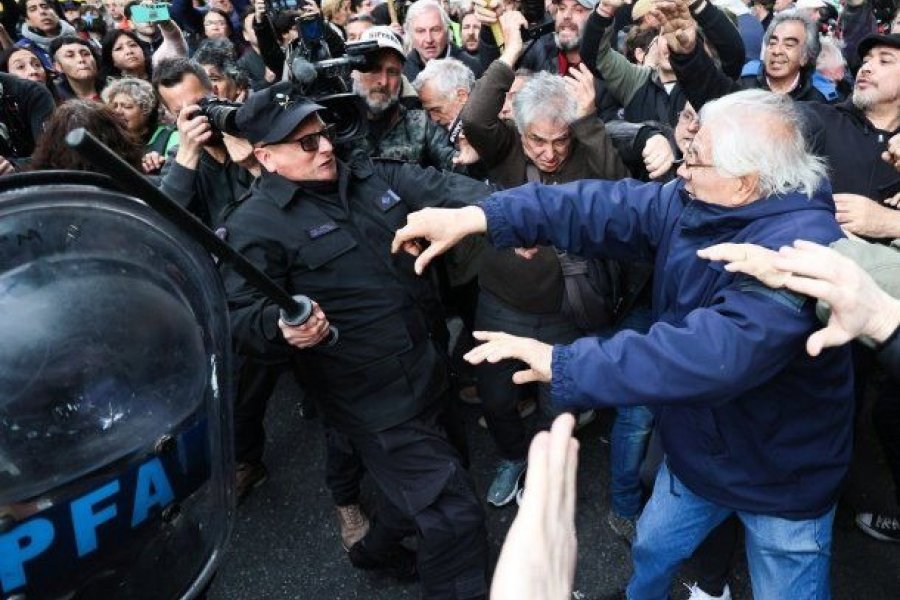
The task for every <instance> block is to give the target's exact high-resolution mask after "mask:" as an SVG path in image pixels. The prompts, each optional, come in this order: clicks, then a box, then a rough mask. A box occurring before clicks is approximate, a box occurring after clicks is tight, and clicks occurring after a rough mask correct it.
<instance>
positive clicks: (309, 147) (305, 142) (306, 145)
mask: <svg viewBox="0 0 900 600" xmlns="http://www.w3.org/2000/svg"><path fill="white" fill-rule="evenodd" d="M336 129H337V128H336V127H335V126H334V125H326V126H325V128H324V129H321V130H319V131H316V132H314V133H308V134H306V135H304V136H303V137H301V138H299V139H297V140H294V141H293V142H288V143H297V144H300V147H301V148H303V150H305V151H306V152H316V151H318V150H319V144H320V143H321V141H322V138H323V137H324V138H325V139H326V140H328V141H329V142H330V143H332V144H333V143H334V138H335V131H336Z"/></svg>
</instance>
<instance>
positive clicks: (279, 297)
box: [66, 127, 338, 346]
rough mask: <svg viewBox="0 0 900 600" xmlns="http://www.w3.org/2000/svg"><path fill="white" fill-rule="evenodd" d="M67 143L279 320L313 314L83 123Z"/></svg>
mask: <svg viewBox="0 0 900 600" xmlns="http://www.w3.org/2000/svg"><path fill="white" fill-rule="evenodd" d="M66 144H67V145H68V146H69V147H70V148H72V149H73V150H75V151H76V152H78V154H80V155H81V156H82V157H83V158H85V159H86V160H87V161H88V162H90V163H91V164H92V165H94V168H95V169H97V171H98V172H100V173H103V174H105V175H108V176H109V177H111V178H112V179H113V180H114V181H127V182H129V193H131V194H133V195H135V196H137V197H138V198H140V199H141V200H143V201H144V202H146V203H147V205H148V206H150V207H151V208H153V209H154V210H155V211H156V212H158V213H159V214H161V215H162V216H164V217H165V218H166V219H168V220H169V221H170V222H171V223H172V224H173V225H175V226H176V227H178V228H179V229H180V230H181V231H182V232H184V233H185V234H186V235H187V236H189V237H190V238H192V239H194V240H196V241H197V243H199V244H200V245H201V246H203V247H204V248H205V249H206V250H207V251H208V252H209V253H210V254H213V255H215V256H217V257H218V258H219V260H222V261H225V262H227V263H228V264H230V265H231V266H232V267H233V268H234V270H235V271H236V272H237V273H238V274H239V275H240V276H241V277H243V278H244V279H245V280H246V281H247V283H249V284H251V285H252V286H254V287H255V288H257V289H258V290H259V291H260V292H262V293H263V294H264V295H265V296H266V297H267V298H269V299H270V300H271V301H272V302H274V303H275V304H277V305H278V306H280V307H281V315H280V316H281V320H282V321H284V322H285V323H286V324H288V325H291V326H297V325H302V324H303V323H305V322H306V321H307V319H309V317H310V315H311V314H312V305H313V303H312V300H310V299H309V298H308V297H306V296H303V295H297V296H291V295H290V294H288V293H287V292H286V291H284V290H283V289H281V286H279V285H278V284H277V283H275V282H274V281H272V279H271V278H270V277H269V276H268V275H266V274H265V273H263V272H262V271H260V270H259V269H257V268H256V267H255V266H253V263H251V262H250V261H249V260H247V259H246V258H244V256H243V255H242V254H241V253H240V252H237V251H236V250H235V249H234V248H232V247H231V246H229V245H228V244H227V243H225V242H224V241H222V240H221V239H219V237H218V236H217V235H216V234H215V233H213V232H212V230H210V229H209V228H208V227H207V226H206V225H204V224H203V222H201V221H200V220H199V219H198V218H197V217H195V216H194V215H192V214H191V213H189V212H188V211H186V210H185V209H183V208H182V207H181V206H180V205H179V204H178V203H177V202H175V201H174V200H172V199H171V198H169V197H168V196H167V195H166V194H164V193H163V192H162V190H160V189H159V188H157V187H156V186H155V185H153V183H152V182H151V181H150V180H149V179H147V178H146V177H144V175H143V173H141V172H139V171H137V170H136V169H135V168H134V167H132V166H131V165H129V164H128V163H127V162H125V161H124V160H122V158H121V157H119V155H118V154H116V153H115V152H113V151H112V150H110V149H109V148H107V147H106V146H105V145H104V144H103V142H101V141H100V140H98V139H97V138H96V137H94V136H93V135H92V134H91V133H90V132H89V131H86V130H85V129H84V128H83V127H79V128H78V129H73V130H72V131H70V132H69V134H68V135H67V136H66ZM337 341H338V330H337V328H336V327H329V333H328V337H326V338H325V340H324V344H325V345H326V346H333V345H335V344H336V343H337Z"/></svg>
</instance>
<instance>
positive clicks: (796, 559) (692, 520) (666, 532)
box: [627, 462, 835, 600]
mask: <svg viewBox="0 0 900 600" xmlns="http://www.w3.org/2000/svg"><path fill="white" fill-rule="evenodd" d="M834 510H835V507H834V506H832V507H831V510H829V511H828V512H827V513H825V514H824V515H822V516H821V517H818V518H815V519H805V520H802V521H790V520H788V519H782V518H779V517H772V516H767V515H757V514H753V513H747V512H740V511H739V512H737V513H736V514H737V516H738V518H739V519H740V520H741V523H743V524H744V530H745V534H746V535H745V541H746V551H747V563H748V565H749V570H750V583H751V585H752V588H753V598H754V599H755V600H780V599H782V598H791V599H796V600H806V599H813V598H815V599H816V600H828V599H829V598H831V591H830V589H829V583H828V581H829V580H828V569H829V562H830V560H831V525H832V522H833V521H834ZM734 513H735V511H733V510H731V509H729V508H726V507H724V506H718V505H716V504H713V503H712V502H709V501H708V500H705V499H703V498H701V497H700V496H697V495H696V494H694V493H693V492H691V491H690V490H689V489H688V488H687V487H685V485H684V484H683V483H681V481H679V480H678V478H676V477H675V476H674V475H673V474H672V473H671V472H669V468H668V466H667V465H666V463H665V462H663V464H662V465H661V466H660V469H659V474H658V475H657V477H656V484H655V486H654V488H653V495H652V496H651V497H650V501H649V502H648V503H647V506H646V507H644V512H643V513H642V514H641V518H640V520H639V521H638V526H637V539H636V540H635V543H634V546H632V549H631V559H632V561H633V563H634V575H632V576H631V581H629V582H628V589H627V595H628V598H629V599H630V600H664V599H666V598H668V596H669V590H670V589H671V587H672V578H673V577H674V576H675V572H676V571H677V570H678V567H679V565H680V564H681V562H682V561H684V559H686V558H688V557H689V556H691V554H693V552H694V550H695V549H696V548H697V546H698V545H700V542H702V541H703V540H704V538H706V535H707V534H708V533H709V532H710V530H712V529H713V528H714V527H715V526H716V525H718V524H719V523H721V522H722V521H724V520H725V518H726V517H728V516H729V515H731V514H734Z"/></svg>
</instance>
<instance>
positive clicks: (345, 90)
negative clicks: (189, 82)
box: [197, 0, 378, 144]
mask: <svg viewBox="0 0 900 600" xmlns="http://www.w3.org/2000/svg"><path fill="white" fill-rule="evenodd" d="M270 3H273V5H274V3H278V4H285V3H294V4H295V5H296V2H295V0H267V6H269V5H270ZM296 27H297V32H298V33H299V37H298V38H297V40H295V41H294V42H293V43H292V44H293V46H292V48H291V49H290V50H289V53H288V61H287V62H288V65H289V67H288V69H289V70H288V80H289V81H290V82H291V83H292V84H293V92H292V94H294V95H296V96H303V97H305V98H308V99H310V100H312V101H313V102H315V103H317V104H321V105H322V106H324V107H325V111H323V112H322V113H320V115H321V117H322V119H323V120H324V121H325V122H326V123H328V124H332V125H334V126H335V132H336V139H335V143H337V144H346V143H347V142H350V141H353V140H355V139H359V138H361V137H363V136H365V135H366V132H367V131H368V127H367V124H368V121H367V119H366V107H365V104H364V103H363V102H362V100H361V99H360V98H359V97H358V96H357V95H356V94H355V93H354V92H353V85H352V83H351V80H350V73H351V72H352V71H355V70H358V71H368V70H370V69H371V67H372V64H371V58H370V57H371V55H372V53H373V52H375V51H377V50H378V43H377V42H375V41H369V42H357V43H353V44H347V45H346V46H344V45H343V44H342V43H341V44H337V45H332V48H335V49H336V51H337V52H340V53H341V55H340V56H337V57H332V49H331V48H329V45H328V44H327V43H326V41H325V31H326V27H328V25H326V24H325V22H324V21H323V20H322V16H321V15H319V14H316V15H310V16H305V17H299V18H298V19H297V23H296ZM198 104H199V106H200V110H199V111H197V114H198V115H202V116H205V117H206V118H207V119H209V123H210V125H211V126H212V128H213V131H214V132H216V133H217V134H219V135H220V134H221V133H227V134H229V135H234V136H240V135H241V132H240V130H239V129H238V128H237V124H236V122H235V117H236V112H237V109H238V108H240V106H241V105H240V104H238V103H235V102H229V101H227V100H223V99H221V98H215V97H211V96H209V97H206V98H203V99H202V100H201V101H200V102H199V103H198Z"/></svg>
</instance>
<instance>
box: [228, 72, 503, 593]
mask: <svg viewBox="0 0 900 600" xmlns="http://www.w3.org/2000/svg"><path fill="white" fill-rule="evenodd" d="M284 93H285V92H284V86H283V85H280V86H273V87H272V88H268V89H266V90H262V91H260V92H256V93H254V94H251V96H250V98H249V99H248V101H247V102H246V103H245V104H244V106H243V107H242V108H241V109H240V110H239V111H238V114H237V124H238V126H239V127H240V128H241V130H242V132H243V134H244V135H245V136H246V137H247V139H248V140H250V141H251V142H252V143H253V146H254V154H255V155H256V158H257V159H258V160H259V162H260V163H261V164H262V166H263V169H264V171H263V174H262V176H261V177H260V178H259V180H258V181H257V182H256V183H255V184H254V185H253V187H252V189H251V195H250V197H249V199H248V200H247V201H246V202H244V203H242V204H241V205H240V206H239V207H238V208H237V209H236V210H235V211H234V212H233V213H232V214H231V216H230V217H229V218H228V223H227V225H228V230H229V240H230V242H231V244H232V245H233V246H234V248H235V249H236V250H238V251H239V252H241V253H242V254H243V255H244V256H246V257H247V258H248V259H249V260H250V261H251V262H253V263H255V264H256V265H257V266H258V267H259V268H261V269H263V270H265V271H266V272H267V273H268V274H269V275H270V276H271V277H273V278H274V279H275V280H276V282H277V283H278V284H279V285H282V286H283V287H284V289H286V290H289V291H291V292H296V291H300V290H303V291H304V293H309V294H311V295H312V296H313V297H315V298H316V299H317V300H318V302H320V303H321V308H317V310H316V313H315V317H314V319H313V320H312V321H311V322H308V323H306V324H304V325H302V326H290V325H288V324H286V323H284V322H283V321H281V320H280V319H279V317H278V307H277V306H275V305H274V304H272V303H271V302H270V301H268V300H266V299H264V298H262V297H261V296H260V295H259V294H258V292H257V291H256V290H255V289H251V288H250V287H249V286H247V284H246V283H245V282H244V281H243V280H242V279H241V278H240V277H238V276H237V275H236V274H235V273H234V272H233V271H231V270H230V269H228V268H227V267H226V269H225V273H224V279H225V284H226V289H227V291H228V294H229V306H230V309H231V315H232V324H233V331H234V334H235V336H236V338H237V341H238V351H239V352H247V353H253V354H255V355H260V356H262V357H265V358H267V359H271V360H277V359H279V358H291V357H297V358H301V359H302V360H300V361H299V362H300V365H301V367H302V368H303V370H304V372H305V374H306V375H307V377H306V381H307V382H309V383H310V384H313V385H315V386H316V387H317V388H319V389H320V393H321V395H322V397H321V402H320V403H319V409H320V411H321V414H322V416H323V419H324V420H325V422H326V423H328V424H329V425H331V426H333V427H335V428H336V429H337V430H338V431H340V432H341V433H342V434H344V435H346V436H347V438H348V439H349V441H350V444H351V446H352V447H353V449H354V450H355V451H357V452H358V453H359V456H360V458H361V459H362V462H363V464H364V466H365V468H366V470H367V472H368V473H369V475H370V476H371V477H372V479H373V481H374V482H375V485H376V489H377V491H378V492H379V495H381V496H382V497H383V498H384V499H385V500H386V502H383V503H382V510H381V511H380V512H379V515H378V517H377V518H376V519H374V521H373V525H372V529H371V530H370V532H369V533H368V535H367V536H366V537H365V538H363V539H362V541H360V542H358V543H357V544H355V545H354V546H353V547H352V548H350V553H349V556H350V560H351V562H353V564H354V565H355V566H357V567H359V568H364V569H380V570H387V571H388V572H389V573H392V574H394V575H398V576H399V575H403V576H407V577H408V576H409V575H411V574H412V573H413V572H414V571H415V567H414V565H413V562H414V561H415V562H416V566H417V568H418V575H419V578H420V581H421V583H422V588H423V596H424V597H425V598H459V599H463V598H484V597H485V594H486V592H487V587H486V582H485V569H486V566H487V564H486V562H487V544H486V536H485V530H484V514H483V511H482V509H481V507H480V505H479V503H478V500H477V498H476V497H475V494H474V489H473V485H472V481H471V478H470V477H469V475H468V473H467V472H466V470H465V468H464V466H463V460H462V458H461V455H460V453H459V451H458V450H457V448H455V447H454V446H453V444H451V443H450V441H449V440H448V437H447V434H446V431H447V430H446V429H445V426H446V425H447V423H446V422H445V414H444V410H445V407H446V405H447V402H448V397H447V390H448V385H447V384H448V376H447V372H446V366H445V364H444V362H443V359H442V358H440V352H439V350H438V349H437V347H436V345H435V342H434V340H433V338H432V335H431V332H432V323H433V322H434V321H435V317H436V315H434V314H432V311H431V310H429V309H426V308H425V307H429V306H434V304H435V296H434V293H433V290H432V287H431V285H430V284H428V283H427V280H424V279H420V278H417V277H416V274H415V273H414V271H413V265H412V263H413V261H412V260H411V259H409V258H408V257H406V256H401V257H392V256H391V255H390V242H391V238H392V235H393V232H394V230H396V229H397V228H399V227H400V226H402V225H403V223H404V222H405V219H406V215H407V214H408V213H409V212H410V211H412V210H415V209H416V208H417V207H420V206H423V205H425V204H426V203H427V204H439V205H455V206H460V205H462V204H464V203H470V202H475V201H477V200H479V199H481V198H482V197H484V196H485V195H486V193H487V192H488V191H489V188H488V187H487V186H485V185H484V184H483V183H479V182H476V181H473V180H471V179H468V178H465V177H462V176H458V175H454V174H441V173H438V172H437V171H434V170H433V169H421V168H419V167H416V166H414V165H407V164H399V163H396V162H392V161H385V162H380V161H371V160H370V159H368V158H366V157H362V156H359V155H354V156H355V158H356V160H354V162H352V163H350V164H347V163H344V162H341V161H338V160H336V158H335V155H334V146H333V145H332V144H333V143H332V140H333V137H332V136H333V133H332V132H333V130H332V129H331V127H329V126H326V125H325V124H324V123H323V122H322V121H321V119H320V118H319V116H318V114H317V112H318V111H319V110H321V108H322V107H320V106H319V105H316V104H313V103H311V102H310V101H308V100H306V99H304V98H300V97H285V96H284V95H283V94H284ZM298 232H299V235H298ZM303 232H306V234H303ZM425 252H427V250H426V251H425ZM329 323H333V324H334V325H336V326H337V327H338V329H339V330H340V339H339V340H338V342H337V344H336V345H335V346H333V347H332V346H328V345H325V344H322V343H321V342H322V340H323V339H324V338H325V337H326V336H327V335H328V325H329ZM411 526H414V529H415V530H416V532H417V534H418V538H419V543H418V551H417V559H414V558H413V556H412V555H411V553H410V552H409V551H408V550H406V549H405V548H404V547H403V546H401V545H400V543H399V542H400V540H401V538H402V537H404V535H406V533H407V532H409V531H410V530H411V529H410V527H411Z"/></svg>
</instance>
